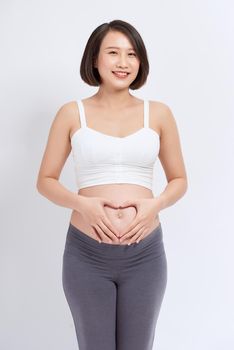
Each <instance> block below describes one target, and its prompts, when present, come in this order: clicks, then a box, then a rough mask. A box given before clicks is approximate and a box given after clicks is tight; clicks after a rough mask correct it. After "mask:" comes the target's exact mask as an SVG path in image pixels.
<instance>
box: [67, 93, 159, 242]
mask: <svg viewBox="0 0 234 350" xmlns="http://www.w3.org/2000/svg"><path fill="white" fill-rule="evenodd" d="M134 99H135V101H136V102H135V104H134V105H133V106H131V107H129V109H126V110H125V111H123V113H121V115H122V117H121V120H120V119H119V115H116V118H118V119H119V121H118V123H119V125H120V126H119V127H118V126H116V119H115V116H114V115H113V112H112V114H111V115H112V121H113V122H112V121H110V123H109V121H108V123H106V121H105V115H106V116H107V118H108V112H105V111H103V110H101V109H100V108H99V107H98V106H97V105H95V104H94V103H92V99H90V98H88V99H85V100H83V103H84V106H85V111H86V113H85V115H86V123H87V125H88V126H89V128H92V129H94V130H97V131H99V132H101V133H103V134H106V135H112V136H114V137H115V136H116V137H119V135H116V131H115V130H116V129H119V130H123V132H121V133H120V134H121V137H125V136H127V135H130V134H133V133H135V132H136V131H137V130H139V129H141V128H142V103H143V102H142V101H141V100H139V99H137V98H134ZM90 101H91V102H90ZM76 113H77V118H74V120H73V122H72V126H71V129H70V138H71V137H72V136H73V134H74V133H75V132H76V131H77V130H78V129H79V128H80V123H79V110H78V108H76ZM122 118H123V119H122ZM106 120H107V119H106ZM158 124H159V123H158ZM121 125H122V128H121ZM123 125H124V127H123ZM149 126H150V128H152V129H153V130H154V131H155V132H156V133H158V134H159V135H160V126H159V125H156V121H155V120H154V121H152V120H151V118H149ZM77 193H78V194H80V195H83V196H87V197H104V198H106V199H108V200H113V201H114V202H117V203H119V205H121V204H122V203H123V202H125V201H126V200H128V201H129V200H133V201H134V200H135V199H140V198H153V197H154V195H153V192H152V191H151V190H150V189H148V188H146V187H143V186H140V185H136V184H131V183H121V184H119V183H113V184H104V185H97V186H95V185H94V186H90V187H86V188H81V189H80V190H79V191H78V192H77ZM104 210H105V212H106V215H107V217H108V218H109V220H110V221H111V223H112V225H113V226H114V227H115V228H116V229H117V230H123V231H124V229H125V228H127V227H128V225H129V224H130V223H131V222H132V221H133V219H134V217H135V215H136V209H135V207H134V206H132V207H127V208H121V209H115V208H111V207H109V206H105V207H104ZM70 222H71V224H72V225H73V226H75V227H76V228H78V229H79V230H81V231H82V232H83V233H85V234H87V235H88V236H90V237H91V238H93V239H96V240H98V238H97V237H95V235H94V234H93V228H92V227H91V226H90V225H89V223H88V222H87V221H85V219H84V218H83V216H82V215H81V214H80V213H79V212H77V211H76V210H73V211H72V214H71V218H70ZM159 223H160V219H159V215H157V216H156V218H155V220H154V222H153V223H152V227H151V228H150V230H149V231H148V233H146V235H145V237H146V236H147V235H148V234H150V232H151V231H152V230H154V229H155V228H156V227H157V226H158V225H159ZM122 244H127V243H126V242H123V243H122Z"/></svg>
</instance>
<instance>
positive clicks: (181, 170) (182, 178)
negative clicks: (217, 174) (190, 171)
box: [155, 103, 188, 210]
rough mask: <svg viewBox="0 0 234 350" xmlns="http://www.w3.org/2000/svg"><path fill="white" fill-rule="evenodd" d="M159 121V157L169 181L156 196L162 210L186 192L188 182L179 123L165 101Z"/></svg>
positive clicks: (161, 107) (161, 104) (161, 106)
mask: <svg viewBox="0 0 234 350" xmlns="http://www.w3.org/2000/svg"><path fill="white" fill-rule="evenodd" d="M159 122H160V127H161V135H160V151H159V155H158V157H159V159H160V162H161V164H162V167H163V169H164V172H165V175H166V178H167V181H168V184H167V186H166V187H165V189H164V191H163V192H162V193H161V194H160V195H159V196H157V197H156V198H155V199H156V201H157V202H158V205H159V208H160V210H162V209H165V208H167V207H169V206H171V205H173V204H174V203H175V202H177V201H178V200H179V199H180V198H181V197H182V196H183V195H184V194H185V192H186V191H187V188H188V182H187V174H186V169H185V164H184V160H183V155H182V150H181V143H180V137H179V132H178V128H177V124H176V121H175V118H174V116H173V114H172V111H171V110H170V108H169V107H168V106H167V105H165V104H163V103H160V112H159Z"/></svg>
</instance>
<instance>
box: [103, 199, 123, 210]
mask: <svg viewBox="0 0 234 350" xmlns="http://www.w3.org/2000/svg"><path fill="white" fill-rule="evenodd" d="M103 204H104V205H105V204H107V205H108V206H109V207H112V208H116V209H118V208H119V204H118V203H116V202H114V201H109V200H106V199H105V200H104V201H103Z"/></svg>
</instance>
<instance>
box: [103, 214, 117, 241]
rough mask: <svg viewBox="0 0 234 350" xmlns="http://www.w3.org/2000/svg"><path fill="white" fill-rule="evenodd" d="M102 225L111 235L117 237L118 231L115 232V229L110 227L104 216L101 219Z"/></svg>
mask: <svg viewBox="0 0 234 350" xmlns="http://www.w3.org/2000/svg"><path fill="white" fill-rule="evenodd" d="M102 223H103V224H104V225H105V227H106V229H107V230H109V232H110V234H111V235H112V234H114V235H115V236H117V237H119V231H117V229H116V228H115V227H114V226H113V225H112V223H111V222H110V221H109V219H108V218H107V217H106V216H105V218H104V219H103V221H102ZM112 236H113V235H112Z"/></svg>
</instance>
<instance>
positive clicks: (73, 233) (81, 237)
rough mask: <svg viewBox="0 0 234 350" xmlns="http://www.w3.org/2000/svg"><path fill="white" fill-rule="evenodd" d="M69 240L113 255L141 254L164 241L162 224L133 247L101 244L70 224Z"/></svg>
mask: <svg viewBox="0 0 234 350" xmlns="http://www.w3.org/2000/svg"><path fill="white" fill-rule="evenodd" d="M67 240H72V242H77V243H78V245H79V243H84V244H86V245H88V246H90V247H92V248H94V249H95V250H97V251H100V252H102V253H107V254H111V253H112V252H113V253H117V254H118V253H120V254H121V253H125V252H128V253H133V254H135V253H137V252H140V251H141V250H142V249H143V248H145V247H147V246H150V245H151V244H153V243H155V242H156V243H157V242H161V241H162V240H163V232H162V225H161V222H160V223H159V225H158V226H157V227H156V228H155V229H154V230H153V231H151V232H150V233H149V234H148V235H147V236H146V237H145V238H143V239H141V240H140V242H139V243H136V242H134V243H131V245H127V244H111V243H105V242H101V243H99V242H98V241H97V240H95V239H94V238H92V237H90V236H88V235H87V234H85V233H84V232H82V231H81V230H79V229H78V228H77V227H75V226H74V225H72V224H71V223H69V227H68V232H67Z"/></svg>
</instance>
